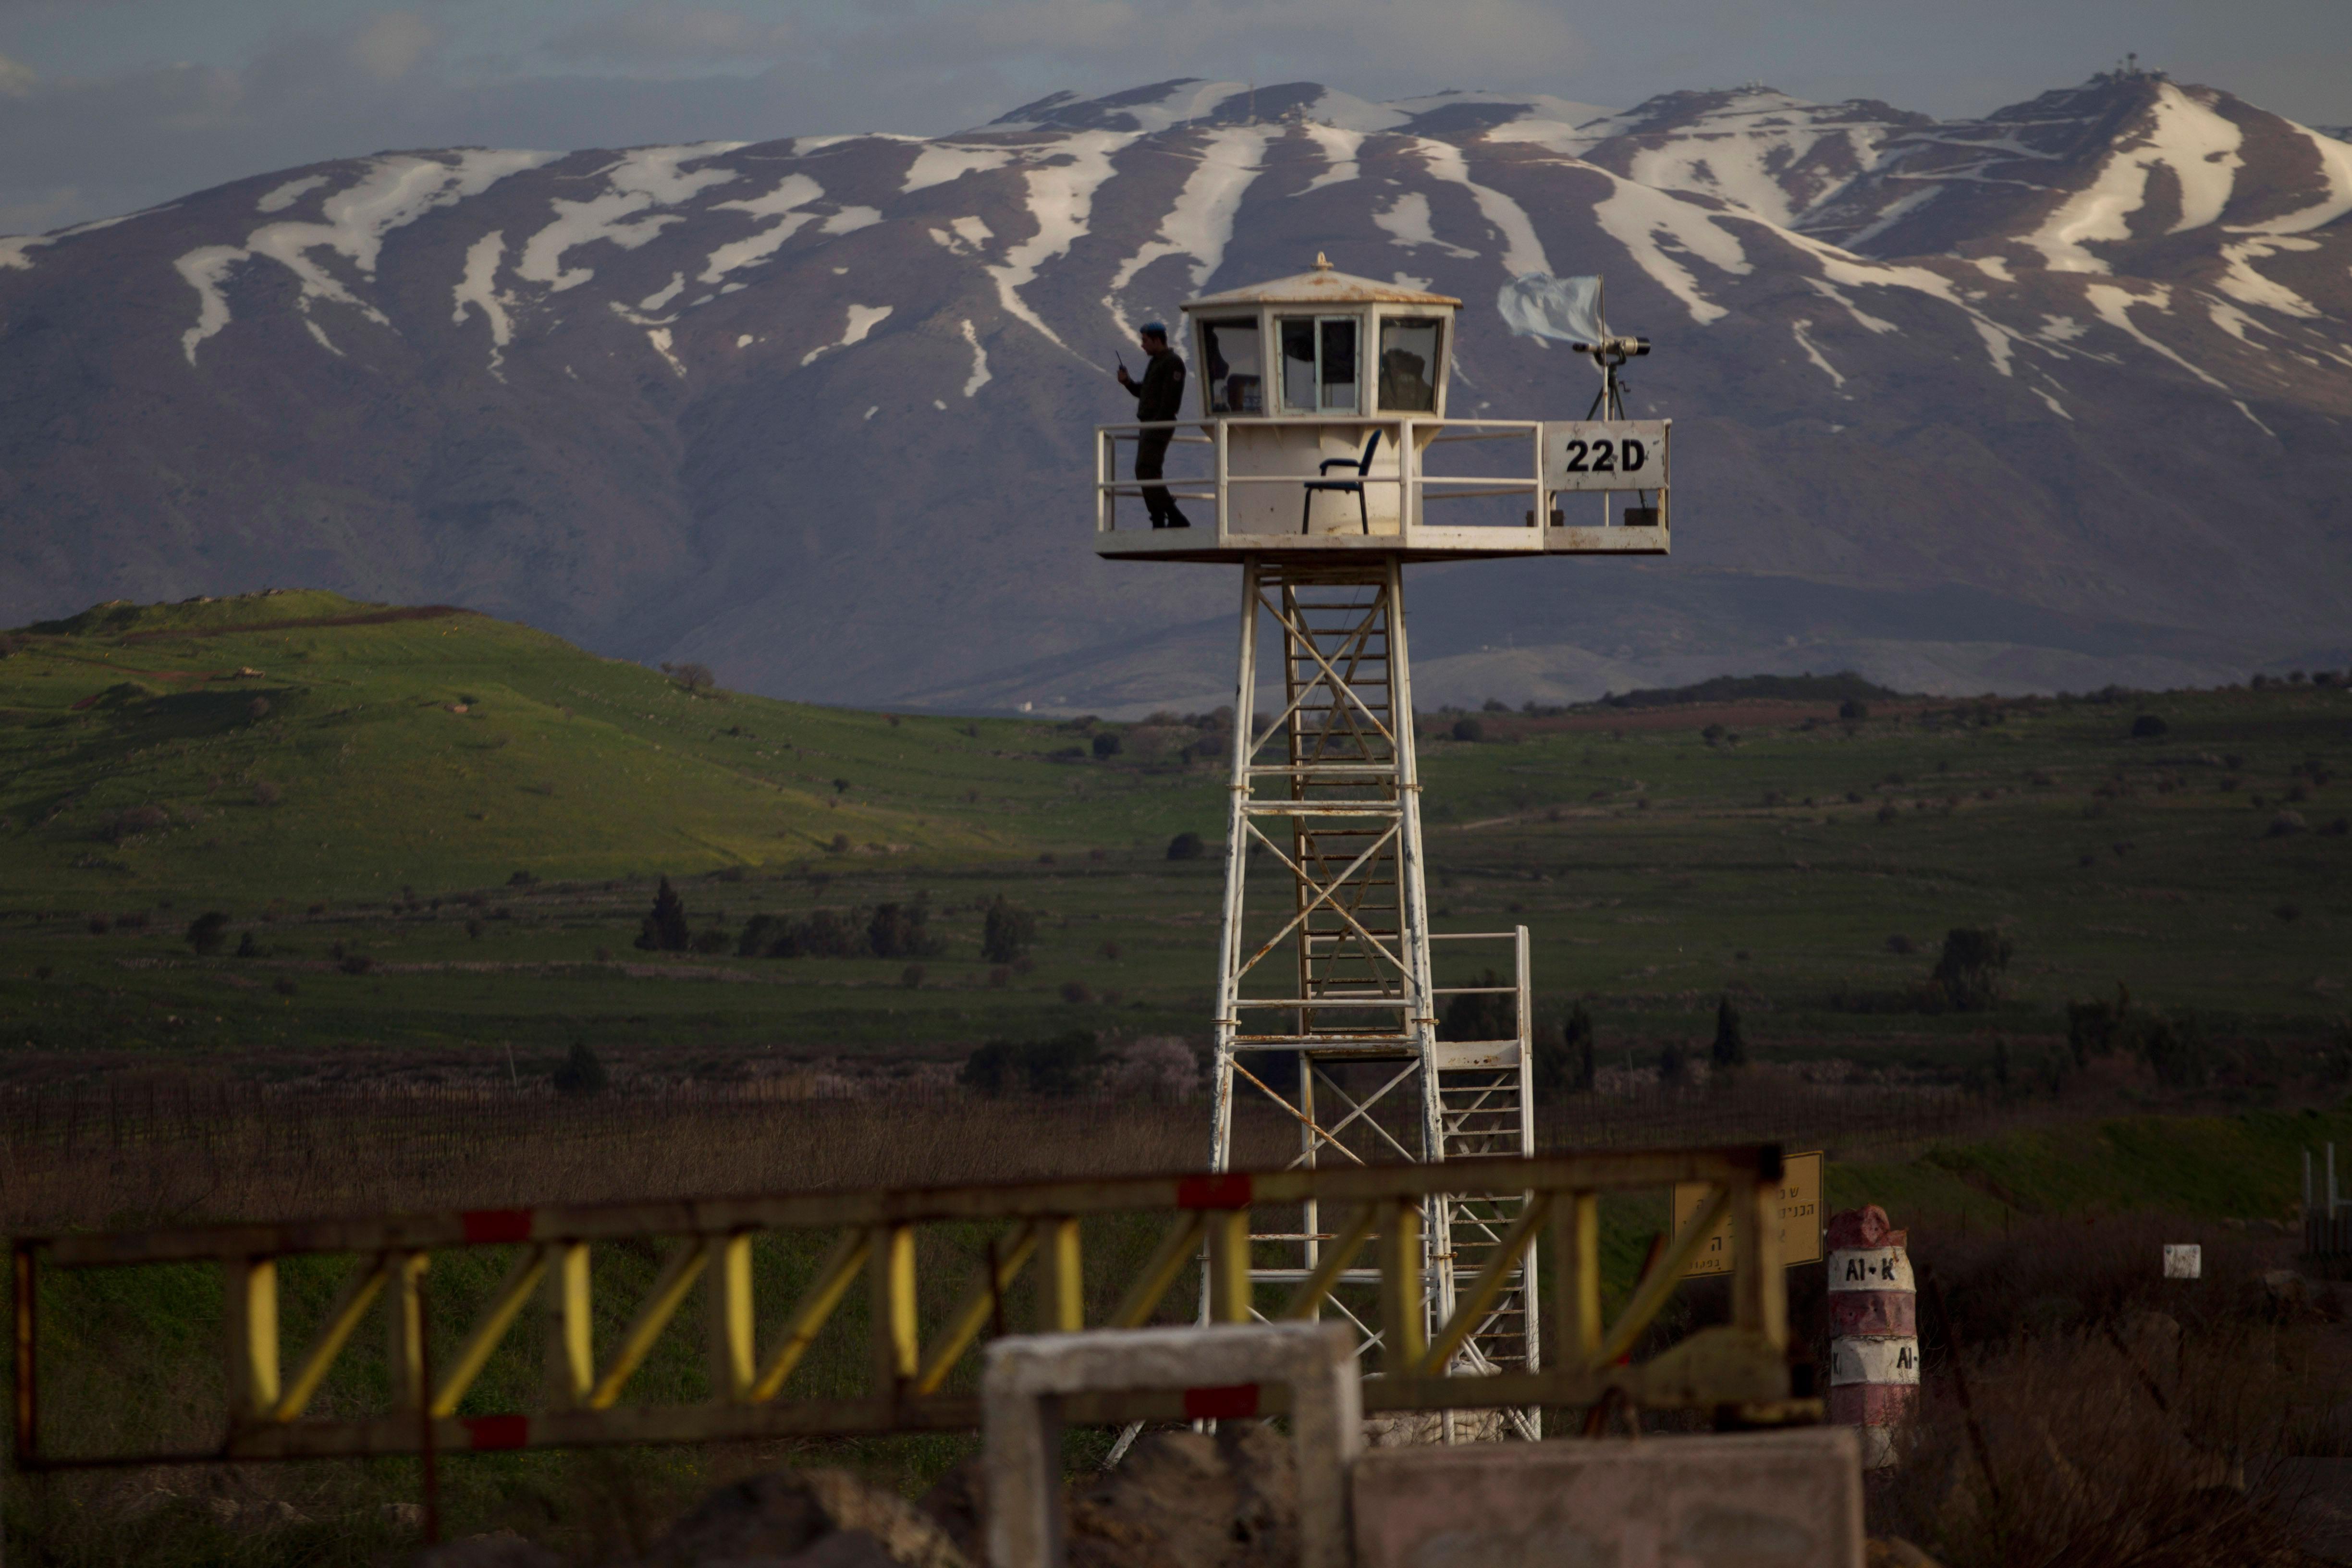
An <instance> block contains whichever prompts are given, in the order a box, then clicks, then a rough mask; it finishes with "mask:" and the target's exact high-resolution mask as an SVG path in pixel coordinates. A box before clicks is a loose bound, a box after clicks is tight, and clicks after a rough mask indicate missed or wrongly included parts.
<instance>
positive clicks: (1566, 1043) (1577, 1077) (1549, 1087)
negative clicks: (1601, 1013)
mask: <svg viewBox="0 0 2352 1568" xmlns="http://www.w3.org/2000/svg"><path fill="white" fill-rule="evenodd" d="M1592 1056H1593V1036H1592V1015H1591V1012H1590V1011H1589V1010H1587V1008H1586V1007H1585V1005H1584V1004H1583V1003H1581V1002H1579V1003H1578V1004H1577V1005H1575V1006H1574V1007H1571V1008H1570V1009H1569V1014H1568V1021H1567V1022H1566V1023H1565V1024H1542V1025H1538V1026H1537V1028H1536V1032H1535V1057H1536V1059H1535V1074H1534V1077H1535V1089H1536V1093H1537V1095H1538V1097H1540V1098H1543V1099H1550V1098H1553V1097H1555V1096H1558V1095H1562V1094H1590V1093H1591V1092H1592V1088H1593V1061H1592Z"/></svg>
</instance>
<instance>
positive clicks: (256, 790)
mask: <svg viewBox="0 0 2352 1568" xmlns="http://www.w3.org/2000/svg"><path fill="white" fill-rule="evenodd" d="M285 798H286V792H285V791H284V790H282V789H279V788H278V786H277V785H276V784H271V783H270V782H269V781H268V779H256V780H254V781H253V804H254V805H277V804H278V802H279V801H281V800H283V799H285Z"/></svg>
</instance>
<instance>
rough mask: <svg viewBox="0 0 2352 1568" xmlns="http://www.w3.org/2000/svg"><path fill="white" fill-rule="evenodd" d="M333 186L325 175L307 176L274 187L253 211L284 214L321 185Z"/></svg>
mask: <svg viewBox="0 0 2352 1568" xmlns="http://www.w3.org/2000/svg"><path fill="white" fill-rule="evenodd" d="M331 184H334V182H333V181H332V180H331V179H330V178H329V177H328V176H326V175H324V174H305V175H303V176H302V177H301V178H300V179H299V180H289V181H287V182H286V183H285V184H282V185H277V186H273V187H272V188H270V189H269V190H268V191H266V192H264V193H263V194H262V197H261V199H260V200H259V201H257V202H256V203H254V204H253V210H254V211H256V212H260V213H282V212H284V211H285V210H286V209H287V208H288V207H290V206H292V205H294V204H295V203H296V202H298V201H299V200H301V199H302V197H303V196H305V195H308V194H309V193H310V192H312V191H315V190H317V189H318V188H319V187H320V185H331Z"/></svg>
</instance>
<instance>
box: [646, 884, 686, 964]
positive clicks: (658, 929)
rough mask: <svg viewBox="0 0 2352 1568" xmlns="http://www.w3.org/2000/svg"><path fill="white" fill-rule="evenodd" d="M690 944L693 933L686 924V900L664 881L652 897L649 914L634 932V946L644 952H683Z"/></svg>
mask: <svg viewBox="0 0 2352 1568" xmlns="http://www.w3.org/2000/svg"><path fill="white" fill-rule="evenodd" d="M693 942H694V933H693V931H690V930H689V929H688V926H687V923H686V900H683V899H681V898H679V897H678V896H677V889H675V888H673V887H671V886H670V885H669V879H668V878H667V877H664V878H663V879H661V888H660V889H659V890H658V891H657V892H656V893H655V894H654V907H653V909H652V910H651V912H649V913H648V914H647V915H646V918H645V921H644V923H643V924H642V925H640V926H639V927H638V928H637V945H638V946H639V947H640V948H643V949H644V950H645V951H646V952H685V951H686V950H687V949H688V947H690V946H691V945H693Z"/></svg>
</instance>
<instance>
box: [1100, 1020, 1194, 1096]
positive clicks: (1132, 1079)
mask: <svg viewBox="0 0 2352 1568" xmlns="http://www.w3.org/2000/svg"><path fill="white" fill-rule="evenodd" d="M1110 1091H1111V1092H1112V1093H1113V1094H1115V1095H1117V1096H1118V1098H1119V1099H1121V1100H1150V1101H1151V1102H1153V1103H1154V1104H1160V1105H1181V1104H1183V1103H1184V1102H1185V1101H1187V1100H1191V1099H1192V1098H1193V1097H1194V1096H1195V1095H1197V1094H1198V1093H1200V1091H1201V1058H1199V1057H1197V1056H1195V1055H1193V1054H1192V1047H1190V1046H1188V1045H1186V1044H1185V1043H1184V1042H1183V1041H1181V1040H1180V1039H1177V1038H1176V1037H1173V1036H1171V1035H1154V1036H1148V1037H1145V1038H1143V1039H1140V1040H1137V1041H1135V1042H1134V1043H1133V1044H1131V1045H1128V1046H1124V1047H1120V1048H1119V1050H1118V1052H1117V1053H1116V1054H1115V1055H1114V1057H1113V1058H1112V1061H1111V1064H1110Z"/></svg>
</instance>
